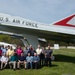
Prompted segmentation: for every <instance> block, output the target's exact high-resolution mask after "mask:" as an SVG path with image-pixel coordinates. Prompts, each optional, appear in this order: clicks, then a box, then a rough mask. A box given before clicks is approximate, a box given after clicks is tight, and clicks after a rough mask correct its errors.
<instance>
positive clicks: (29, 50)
mask: <svg viewBox="0 0 75 75" xmlns="http://www.w3.org/2000/svg"><path fill="white" fill-rule="evenodd" d="M28 53H30V54H31V56H34V53H35V49H34V48H33V47H32V45H30V46H29V49H28Z"/></svg>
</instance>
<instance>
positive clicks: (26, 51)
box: [23, 46, 28, 57]
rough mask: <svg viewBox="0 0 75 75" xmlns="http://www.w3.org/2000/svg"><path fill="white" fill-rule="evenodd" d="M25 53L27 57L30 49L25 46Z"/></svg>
mask: <svg viewBox="0 0 75 75" xmlns="http://www.w3.org/2000/svg"><path fill="white" fill-rule="evenodd" d="M23 53H24V56H25V57H26V56H27V55H28V47H27V46H25V48H24V50H23Z"/></svg>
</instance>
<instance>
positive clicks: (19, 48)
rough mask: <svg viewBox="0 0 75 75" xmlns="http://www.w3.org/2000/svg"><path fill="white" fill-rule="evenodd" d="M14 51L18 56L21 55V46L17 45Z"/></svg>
mask: <svg viewBox="0 0 75 75" xmlns="http://www.w3.org/2000/svg"><path fill="white" fill-rule="evenodd" d="M16 53H17V55H18V56H21V53H23V50H22V49H21V46H18V47H17V50H16Z"/></svg>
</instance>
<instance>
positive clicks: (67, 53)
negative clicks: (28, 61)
mask: <svg viewBox="0 0 75 75" xmlns="http://www.w3.org/2000/svg"><path fill="white" fill-rule="evenodd" d="M54 56H55V61H52V64H53V66H52V67H42V68H41V69H38V70H35V69H34V70H30V69H29V70H24V69H21V70H16V71H13V70H10V69H5V70H0V75H70V74H71V75H75V50H73V49H61V50H54Z"/></svg>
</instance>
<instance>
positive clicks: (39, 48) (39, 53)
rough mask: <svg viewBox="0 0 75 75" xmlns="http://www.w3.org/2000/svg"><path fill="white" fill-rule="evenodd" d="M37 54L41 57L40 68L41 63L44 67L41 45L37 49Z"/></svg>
mask: <svg viewBox="0 0 75 75" xmlns="http://www.w3.org/2000/svg"><path fill="white" fill-rule="evenodd" d="M36 53H37V55H38V56H39V57H40V66H41V62H42V65H43V59H42V49H41V46H40V45H38V48H37V49H36Z"/></svg>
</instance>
